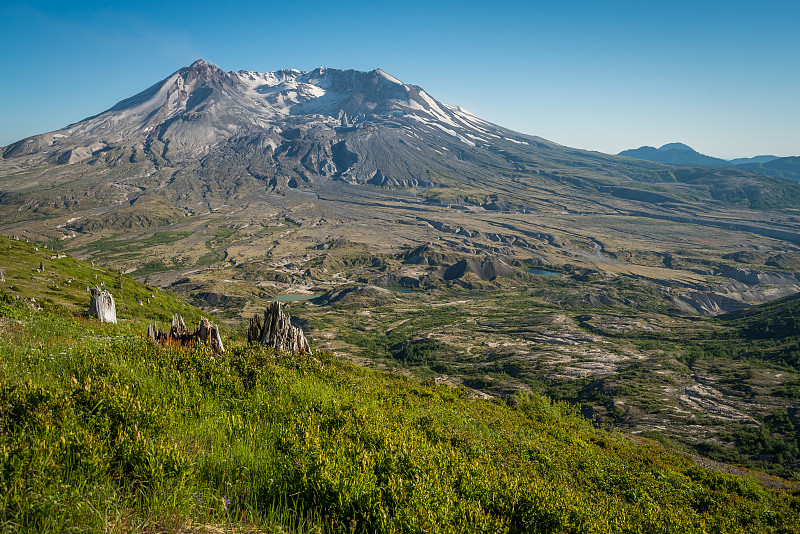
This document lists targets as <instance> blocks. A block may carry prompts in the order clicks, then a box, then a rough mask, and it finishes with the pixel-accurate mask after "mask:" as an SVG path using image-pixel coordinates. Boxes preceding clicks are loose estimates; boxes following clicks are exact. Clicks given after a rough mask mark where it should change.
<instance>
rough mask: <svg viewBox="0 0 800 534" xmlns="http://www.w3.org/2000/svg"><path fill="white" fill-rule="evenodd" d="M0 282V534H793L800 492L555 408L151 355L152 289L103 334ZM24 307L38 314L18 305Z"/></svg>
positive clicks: (132, 286) (537, 400)
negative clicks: (198, 529)
mask: <svg viewBox="0 0 800 534" xmlns="http://www.w3.org/2000/svg"><path fill="white" fill-rule="evenodd" d="M12 246H19V247H21V248H20V249H19V250H20V251H22V252H25V254H24V256H25V257H27V256H29V255H30V256H33V254H34V253H35V252H41V251H33V250H32V247H31V250H29V251H27V250H25V249H24V247H28V246H30V245H26V244H22V243H16V244H12ZM11 250H17V249H13V248H12V249H11ZM64 259H66V258H64ZM17 260H18V261H20V262H21V261H23V260H22V255H19V256H17ZM17 260H15V261H17ZM33 261H34V262H35V263H36V258H33ZM39 261H41V260H39ZM58 261H62V260H58ZM2 265H3V266H4V267H3V268H4V270H5V271H6V273H8V272H12V273H13V272H16V271H14V270H13V269H11V268H9V267H6V265H8V264H7V263H6V262H5V260H4V263H3V264H2ZM59 265H60V264H59ZM65 265H67V264H66V262H65ZM69 265H72V267H71V268H72V269H73V270H74V272H71V273H70V275H69V276H73V275H74V276H78V275H81V276H82V275H83V274H89V275H91V276H92V278H93V274H94V273H93V271H94V270H93V269H92V268H91V266H87V265H85V264H83V265H82V264H80V263H79V262H74V263H70V264H69ZM69 265H68V266H69ZM14 269H23V267H21V266H17V267H14ZM19 272H23V271H19ZM48 272H49V273H50V274H49V275H48V278H49V279H51V280H52V279H54V278H56V277H55V274H58V277H57V279H58V280H59V281H63V280H64V279H65V278H66V276H67V275H66V273H62V272H61V271H59V270H57V269H56V272H53V271H48ZM103 272H104V273H106V275H112V274H113V273H109V272H106V271H103ZM35 274H37V275H40V274H41V273H35ZM98 274H100V273H98ZM6 276H7V279H9V282H6V283H5V284H4V286H2V292H1V293H0V303H1V304H0V331H2V336H0V397H1V398H0V426H2V432H0V455H2V462H0V466H1V467H0V525H2V530H3V531H12V532H13V531H28V532H55V531H59V532H61V531H65V530H70V529H75V530H82V531H116V532H132V531H150V532H177V531H179V530H180V529H186V528H188V527H189V526H190V525H195V526H197V525H201V524H205V525H216V526H217V527H219V528H227V527H235V528H240V529H249V528H255V529H259V530H261V531H266V532H284V531H290V532H353V531H355V532H797V531H798V530H800V527H798V525H800V490H798V488H797V487H796V486H794V485H791V484H788V483H786V484H784V483H781V482H780V481H778V480H777V479H775V480H773V482H774V484H773V485H775V486H783V489H768V488H767V487H765V486H764V485H762V484H759V483H758V482H756V481H755V480H754V479H752V478H749V477H737V476H732V475H726V474H722V473H719V472H715V471H709V470H707V469H705V468H703V467H700V466H699V465H697V464H696V463H695V462H694V461H693V460H692V459H690V458H688V457H686V456H682V455H678V454H675V453H671V452H669V451H667V450H665V449H663V448H662V447H660V446H658V445H656V444H654V443H652V442H649V441H647V440H643V439H639V438H633V437H629V436H624V435H621V434H618V433H615V432H610V431H607V430H604V429H598V428H595V427H594V426H592V424H590V422H588V421H586V420H585V419H583V418H582V417H581V416H580V415H578V414H577V413H576V411H575V410H574V409H573V408H571V407H570V406H569V405H566V404H561V403H555V404H554V403H552V402H551V401H549V400H548V399H547V398H544V397H540V396H521V397H520V398H519V399H518V401H517V402H515V403H512V404H513V406H509V405H507V404H506V403H504V402H501V401H498V400H480V399H475V398H473V397H472V396H471V394H470V392H469V391H468V390H466V389H458V388H451V387H448V386H444V385H436V384H434V383H432V382H420V381H417V380H414V379H410V378H406V377H404V376H401V375H396V374H389V373H380V372H375V371H371V370H367V369H363V368H360V367H356V366H354V365H352V364H349V363H347V362H343V361H341V360H339V359H337V358H335V357H333V356H332V355H330V354H328V353H325V352H317V353H316V354H315V356H314V357H313V358H306V357H297V356H292V355H283V354H277V353H275V352H273V351H270V350H267V349H264V348H261V347H258V346H253V345H247V344H246V343H244V342H243V341H241V340H238V339H235V338H233V339H231V338H229V339H226V345H227V346H228V352H227V353H226V354H225V355H224V356H221V357H214V356H213V355H212V354H211V352H210V351H209V350H208V349H207V348H205V347H196V348H193V349H183V348H177V347H158V346H155V345H153V344H151V343H150V342H149V341H147V340H146V339H145V338H144V336H143V335H142V332H143V331H144V329H145V327H146V322H148V321H150V320H151V319H152V316H153V314H155V313H161V314H163V315H164V316H168V315H169V314H170V313H171V312H172V311H181V312H182V313H184V314H186V315H185V316H187V315H189V310H187V309H186V308H181V307H182V306H183V305H181V304H180V303H178V302H177V301H175V300H174V299H172V298H171V297H169V296H167V295H163V294H160V293H157V292H152V294H153V295H154V297H151V301H153V300H156V301H158V302H160V303H161V305H160V309H159V310H152V311H149V312H146V306H145V305H142V306H139V305H138V303H137V304H136V306H134V305H131V304H127V302H128V299H129V298H131V296H133V295H138V294H139V292H142V294H144V293H146V292H148V291H152V290H151V289H149V288H145V287H144V286H141V285H139V284H137V283H135V282H133V281H132V280H130V279H127V278H124V277H123V279H122V290H121V291H120V298H119V299H118V301H122V302H123V303H125V308H124V309H125V310H129V311H127V312H126V313H127V314H128V315H127V317H124V318H125V320H123V321H121V322H120V323H119V324H117V325H104V324H99V323H97V322H96V321H94V320H92V319H88V318H86V317H84V316H83V315H82V311H81V310H82V308H81V307H80V306H78V304H77V303H73V302H72V301H71V300H70V298H68V296H69V295H70V294H71V293H70V292H67V291H65V292H64V295H65V296H63V298H62V296H61V293H60V292H58V291H57V290H52V291H53V293H45V294H44V295H40V296H35V295H34V293H35V292H36V291H39V290H41V291H46V288H47V285H44V286H35V284H33V282H35V281H36V280H34V281H33V282H31V283H30V284H29V285H25V286H23V285H22V282H21V281H19V280H12V279H11V278H10V277H9V275H8V274H6ZM35 278H36V276H34V279H35ZM37 283H38V282H37ZM110 283H111V281H109V282H106V285H109V284H110ZM9 284H11V285H14V286H17V289H16V290H14V289H10V288H9V287H7V286H8V285H9ZM81 284H83V282H81ZM59 285H63V282H62V283H61V284H59ZM37 287H38V288H39V289H37ZM42 287H44V288H45V289H41V288H42ZM24 291H26V292H29V293H27V294H26V295H25V297H26V298H30V297H32V296H33V297H34V298H35V299H36V302H37V303H38V302H44V303H45V304H46V305H45V306H43V309H42V310H41V311H35V310H34V307H33V306H31V304H30V303H29V301H26V300H23V299H20V298H15V294H16V293H22V292H24ZM126 291H127V292H128V293H125V292H126ZM126 295H128V296H126ZM76 298H77V297H76ZM159 299H161V300H159ZM173 307H174V308H173ZM134 310H136V311H134ZM139 311H141V313H139ZM184 531H185V530H184Z"/></svg>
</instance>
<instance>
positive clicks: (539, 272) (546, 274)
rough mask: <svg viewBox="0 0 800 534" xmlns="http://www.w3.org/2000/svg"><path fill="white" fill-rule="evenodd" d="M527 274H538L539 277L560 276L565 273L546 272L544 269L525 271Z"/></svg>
mask: <svg viewBox="0 0 800 534" xmlns="http://www.w3.org/2000/svg"><path fill="white" fill-rule="evenodd" d="M525 272H526V273H531V274H538V275H539V276H559V275H561V274H564V273H557V272H555V271H545V270H544V269H525Z"/></svg>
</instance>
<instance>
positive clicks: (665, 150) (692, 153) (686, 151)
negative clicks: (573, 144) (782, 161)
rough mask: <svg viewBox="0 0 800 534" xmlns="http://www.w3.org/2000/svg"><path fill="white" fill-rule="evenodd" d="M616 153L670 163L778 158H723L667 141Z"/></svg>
mask: <svg viewBox="0 0 800 534" xmlns="http://www.w3.org/2000/svg"><path fill="white" fill-rule="evenodd" d="M618 155H620V156H628V157H630V158H638V159H643V160H646V161H655V162H658V163H669V164H671V165H742V164H747V163H766V162H768V161H771V160H774V159H778V156H766V155H764V156H754V157H752V158H736V159H732V160H725V159H722V158H715V157H713V156H707V155H705V154H701V153H700V152H697V151H696V150H695V149H693V148H692V147H690V146H689V145H686V144H684V143H667V144H666V145H663V146H661V147H659V148H655V147H652V146H641V147H639V148H634V149H630V150H623V151H622V152H620V153H619V154H618Z"/></svg>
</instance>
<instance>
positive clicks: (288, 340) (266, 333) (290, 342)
mask: <svg viewBox="0 0 800 534" xmlns="http://www.w3.org/2000/svg"><path fill="white" fill-rule="evenodd" d="M247 340H248V341H250V342H253V341H257V342H258V343H261V345H263V346H265V347H273V348H276V349H278V350H282V351H284V352H296V353H297V354H311V346H310V345H309V344H308V340H307V339H306V336H305V334H303V330H302V329H300V328H297V327H296V326H292V322H291V319H290V318H289V316H288V315H286V314H285V313H283V310H281V304H280V302H271V303H270V305H269V308H267V310H266V311H265V312H264V318H263V321H262V319H261V317H259V316H258V315H256V316H255V317H253V318H252V319H250V326H249V328H248V331H247Z"/></svg>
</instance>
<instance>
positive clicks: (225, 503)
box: [222, 495, 231, 510]
mask: <svg viewBox="0 0 800 534" xmlns="http://www.w3.org/2000/svg"><path fill="white" fill-rule="evenodd" d="M230 504H231V500H230V499H229V498H228V497H227V496H225V495H223V496H222V509H223V510H227V509H228V506H230Z"/></svg>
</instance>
